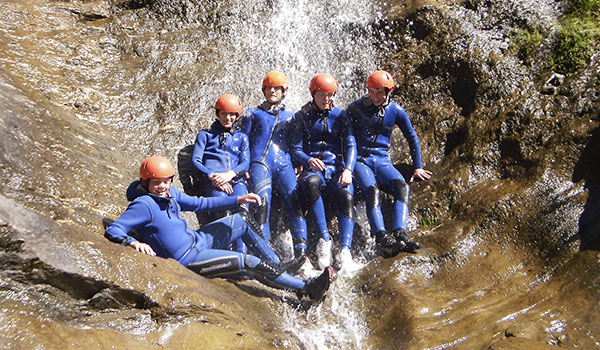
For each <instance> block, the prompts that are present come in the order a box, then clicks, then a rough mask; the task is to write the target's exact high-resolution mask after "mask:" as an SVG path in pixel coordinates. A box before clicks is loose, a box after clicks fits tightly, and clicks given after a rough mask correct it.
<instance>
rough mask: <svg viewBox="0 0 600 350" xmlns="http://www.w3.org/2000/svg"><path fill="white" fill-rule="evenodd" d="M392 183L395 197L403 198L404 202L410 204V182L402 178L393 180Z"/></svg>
mask: <svg viewBox="0 0 600 350" xmlns="http://www.w3.org/2000/svg"><path fill="white" fill-rule="evenodd" d="M391 185H392V187H393V189H394V193H395V194H394V196H395V199H397V200H401V201H403V202H404V203H406V204H408V196H409V192H410V187H409V186H408V184H407V183H406V182H404V181H402V180H392V181H391Z"/></svg>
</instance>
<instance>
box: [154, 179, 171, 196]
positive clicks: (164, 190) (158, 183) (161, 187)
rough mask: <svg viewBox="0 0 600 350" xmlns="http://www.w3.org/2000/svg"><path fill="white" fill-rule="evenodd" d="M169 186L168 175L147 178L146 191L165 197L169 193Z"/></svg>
mask: <svg viewBox="0 0 600 350" xmlns="http://www.w3.org/2000/svg"><path fill="white" fill-rule="evenodd" d="M169 186H171V178H170V177H160V178H153V179H149V180H148V192H150V193H152V194H154V195H157V196H159V197H167V196H168V195H169Z"/></svg>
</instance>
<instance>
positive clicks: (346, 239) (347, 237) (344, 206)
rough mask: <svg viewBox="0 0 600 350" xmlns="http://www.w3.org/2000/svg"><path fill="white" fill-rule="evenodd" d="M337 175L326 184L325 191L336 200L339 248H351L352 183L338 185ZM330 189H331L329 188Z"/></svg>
mask: <svg viewBox="0 0 600 350" xmlns="http://www.w3.org/2000/svg"><path fill="white" fill-rule="evenodd" d="M338 178H339V176H334V178H333V179H331V181H330V182H329V184H328V186H327V187H328V191H327V193H331V194H332V196H333V198H335V199H336V200H337V210H338V212H337V218H338V231H339V237H340V238H339V240H340V242H339V244H340V249H344V248H348V249H350V248H352V235H353V233H354V199H353V195H354V185H353V184H350V185H348V186H345V187H340V185H339V183H338ZM329 189H331V190H329Z"/></svg>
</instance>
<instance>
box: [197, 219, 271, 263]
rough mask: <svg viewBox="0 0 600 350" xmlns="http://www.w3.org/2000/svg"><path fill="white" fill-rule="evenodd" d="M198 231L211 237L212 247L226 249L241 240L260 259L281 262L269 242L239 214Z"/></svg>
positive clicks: (212, 223)
mask: <svg viewBox="0 0 600 350" xmlns="http://www.w3.org/2000/svg"><path fill="white" fill-rule="evenodd" d="M199 231H202V232H204V234H206V235H210V236H211V237H212V246H211V247H212V248H214V249H227V247H229V246H230V245H231V244H233V243H235V242H237V241H238V240H240V239H241V240H242V241H243V242H244V243H245V245H246V246H247V247H248V251H250V252H251V253H253V254H254V255H256V256H258V257H259V258H260V259H262V260H265V261H267V262H269V263H270V264H273V265H277V266H279V264H280V263H281V261H280V259H279V257H278V256H277V254H276V253H275V252H274V251H273V249H271V247H270V246H269V243H268V242H267V241H266V240H265V239H264V238H262V237H261V236H260V234H258V233H257V232H255V231H254V229H252V227H251V225H250V224H248V222H247V221H246V220H244V219H243V218H242V216H241V215H240V214H234V215H231V216H227V217H224V218H222V219H219V220H217V221H214V222H211V223H210V224H208V225H206V226H203V227H201V228H200V229H199Z"/></svg>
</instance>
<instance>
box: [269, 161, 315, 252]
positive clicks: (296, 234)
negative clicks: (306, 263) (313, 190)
mask: <svg viewBox="0 0 600 350" xmlns="http://www.w3.org/2000/svg"><path fill="white" fill-rule="evenodd" d="M274 177H275V178H274V183H275V186H276V188H277V191H278V192H279V194H280V195H281V197H282V200H283V203H284V205H285V207H286V210H287V212H288V215H289V225H290V231H291V232H292V238H293V240H294V251H296V250H298V249H306V240H307V237H308V236H307V233H306V221H305V220H304V216H303V215H302V205H301V203H300V193H299V189H298V181H297V179H296V174H295V173H294V168H293V167H292V164H291V163H289V164H285V165H284V166H282V167H280V168H279V169H277V173H276V174H274Z"/></svg>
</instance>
